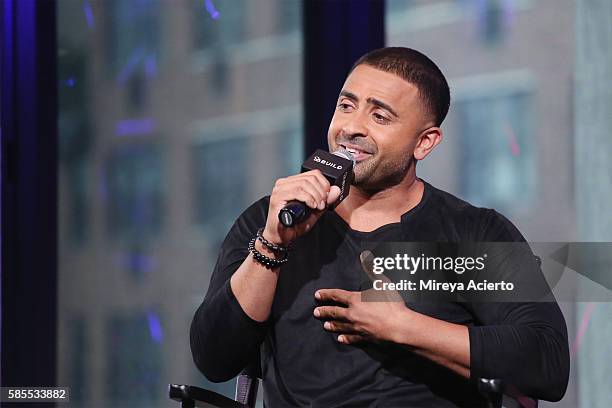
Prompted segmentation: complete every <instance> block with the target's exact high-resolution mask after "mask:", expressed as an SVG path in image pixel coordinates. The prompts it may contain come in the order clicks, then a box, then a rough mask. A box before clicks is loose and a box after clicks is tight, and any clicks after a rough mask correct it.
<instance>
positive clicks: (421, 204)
mask: <svg viewBox="0 0 612 408" xmlns="http://www.w3.org/2000/svg"><path fill="white" fill-rule="evenodd" d="M418 180H419V181H422V182H423V196H422V197H421V200H420V201H419V202H418V204H417V205H415V206H414V207H412V208H411V209H409V210H408V211H406V212H405V213H404V214H402V215H401V217H400V222H392V223H390V224H385V225H381V226H380V227H378V228H376V229H375V230H372V231H359V230H355V229H352V228H351V227H350V225H349V224H348V223H347V222H346V221H344V219H343V218H342V217H341V216H340V215H338V213H336V211H330V212H329V213H330V215H332V219H333V220H335V222H336V223H337V224H338V225H339V226H340V227H341V228H343V229H345V230H346V232H347V233H350V234H352V235H356V236H370V235H375V234H379V233H382V232H386V231H387V230H390V229H394V228H397V227H400V226H401V225H402V223H404V222H406V221H407V220H408V219H409V218H411V217H413V216H414V214H416V213H417V212H419V211H420V210H421V209H422V208H423V207H424V206H425V204H426V203H427V201H428V200H429V197H430V196H431V190H432V189H433V186H431V184H429V183H428V182H426V181H425V180H423V179H421V178H418Z"/></svg>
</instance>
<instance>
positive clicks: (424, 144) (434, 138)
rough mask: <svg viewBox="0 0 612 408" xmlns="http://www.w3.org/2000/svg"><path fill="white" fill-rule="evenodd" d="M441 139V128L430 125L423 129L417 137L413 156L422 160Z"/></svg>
mask: <svg viewBox="0 0 612 408" xmlns="http://www.w3.org/2000/svg"><path fill="white" fill-rule="evenodd" d="M441 141H442V129H440V128H439V127H437V126H432V127H430V128H427V129H425V130H424V131H423V132H422V133H421V135H420V136H419V138H418V141H417V144H416V146H415V148H414V154H413V156H414V158H415V159H417V160H423V159H424V158H425V157H427V155H428V154H429V153H431V151H432V150H433V149H434V147H436V146H437V145H438V144H439V143H440V142H441Z"/></svg>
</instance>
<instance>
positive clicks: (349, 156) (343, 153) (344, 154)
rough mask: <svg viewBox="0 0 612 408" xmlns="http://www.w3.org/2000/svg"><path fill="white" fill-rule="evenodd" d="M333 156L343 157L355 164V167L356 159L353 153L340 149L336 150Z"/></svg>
mask: <svg viewBox="0 0 612 408" xmlns="http://www.w3.org/2000/svg"><path fill="white" fill-rule="evenodd" d="M332 154H333V155H335V156H338V157H342V158H344V159H347V160H350V161H352V162H353V165H355V158H354V157H353V155H352V154H351V152H349V151H348V150H346V149H345V148H344V147H340V148H338V150H336V151H335V152H333V153H332Z"/></svg>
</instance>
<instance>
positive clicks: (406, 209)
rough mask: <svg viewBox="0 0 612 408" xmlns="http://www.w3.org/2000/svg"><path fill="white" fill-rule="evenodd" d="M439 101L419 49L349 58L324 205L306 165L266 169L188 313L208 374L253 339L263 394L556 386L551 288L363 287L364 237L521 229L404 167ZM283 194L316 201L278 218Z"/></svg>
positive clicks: (305, 400) (304, 400)
mask: <svg viewBox="0 0 612 408" xmlns="http://www.w3.org/2000/svg"><path fill="white" fill-rule="evenodd" d="M449 104H450V93H449V89H448V85H447V82H446V80H445V78H444V76H443V75H442V73H441V72H440V70H439V69H438V67H437V66H436V65H435V64H434V63H433V62H432V61H431V60H430V59H429V58H427V57H426V56H424V55H423V54H421V53H419V52H417V51H414V50H411V49H407V48H383V49H380V50H375V51H373V52H371V53H369V54H366V55H365V56H363V57H362V58H361V59H360V60H359V61H357V63H356V64H355V66H354V67H353V69H352V71H351V72H350V74H349V76H348V77H347V79H346V82H345V83H344V86H343V88H342V91H341V92H340V96H339V98H338V103H337V108H336V111H335V114H334V116H333V119H332V121H331V124H330V127H329V132H328V143H329V148H330V151H335V150H336V149H338V148H339V147H344V148H346V149H348V150H349V151H351V152H352V153H353V155H354V158H355V160H356V165H355V169H354V171H355V181H354V183H353V186H352V188H351V190H350V194H349V196H348V197H347V198H346V199H345V200H344V201H343V202H342V203H341V204H340V205H338V206H337V207H336V208H335V210H334V211H326V207H327V206H329V205H330V204H332V203H334V202H335V201H336V200H337V198H338V196H339V194H340V192H339V189H338V188H337V187H332V188H330V184H329V182H328V181H327V180H326V179H325V177H323V176H322V174H321V173H320V172H318V171H310V172H306V173H303V174H298V175H295V176H291V177H287V178H284V179H280V180H277V182H276V184H275V185H274V188H273V190H272V193H271V195H270V197H269V198H268V197H266V198H264V199H261V200H260V201H258V202H256V203H255V204H253V205H252V206H251V207H250V208H249V209H247V210H246V211H245V212H244V213H243V214H242V215H241V216H240V217H239V219H238V220H237V221H236V223H235V224H234V226H233V227H232V229H231V231H230V232H229V234H228V235H227V237H226V239H225V241H224V243H223V245H222V247H221V250H220V253H219V258H218V262H217V265H216V267H215V270H214V273H213V276H212V279H211V282H210V286H209V289H208V293H207V294H206V297H205V299H204V302H203V303H202V305H201V306H200V308H199V309H198V311H197V312H196V315H195V317H194V320H193V323H192V328H191V347H192V352H193V356H194V360H195V362H196V364H197V366H198V368H199V369H200V370H201V371H202V372H203V373H204V374H205V375H206V376H207V377H208V378H209V379H210V380H212V381H226V380H229V379H231V378H232V377H234V376H235V375H237V374H238V373H239V371H240V370H241V369H243V367H244V366H245V365H246V364H247V363H248V362H249V361H250V360H252V359H253V357H254V356H257V354H258V353H260V352H261V366H262V377H263V385H264V396H265V402H266V405H267V406H270V407H287V406H312V407H336V406H381V407H398V406H402V407H451V406H466V407H474V406H479V405H482V404H483V400H482V399H481V397H480V396H479V394H478V392H477V390H476V387H475V384H474V381H473V379H475V378H478V377H487V378H501V379H503V380H505V381H507V382H508V383H511V384H513V385H515V386H516V387H517V388H519V389H520V390H521V391H522V392H523V393H526V394H528V395H530V396H532V397H534V398H540V399H547V400H559V399H561V397H562V396H563V394H564V392H565V389H566V386H567V381H568V376H569V357H568V354H569V353H568V346H567V330H566V327H565V322H564V320H563V317H562V315H561V313H560V310H559V308H558V306H557V305H556V303H505V304H494V303H482V304H478V303H414V304H406V303H404V302H362V301H361V295H360V292H361V291H362V290H363V289H364V288H363V285H362V281H361V280H360V278H359V274H358V273H356V272H355V271H356V269H358V268H359V267H360V266H359V265H360V263H359V257H360V255H361V250H362V245H363V243H365V242H384V241H414V242H418V241H420V242H423V241H426V242H463V241H475V242H479V241H482V242H486V241H501V242H505V241H524V239H523V237H522V236H521V234H520V233H519V232H518V231H517V230H516V228H514V226H513V225H512V224H511V223H510V222H509V221H508V220H506V219H505V218H504V217H502V216H501V215H499V214H498V213H496V212H495V211H493V210H488V209H482V208H476V207H473V206H471V205H470V204H468V203H466V202H464V201H461V200H460V199H458V198H456V197H454V196H451V195H450V194H448V193H445V192H443V191H441V190H438V189H436V188H434V187H433V186H431V185H429V184H428V183H426V182H424V181H422V180H420V179H418V178H417V177H416V163H417V161H419V160H422V159H424V158H425V157H426V156H427V155H428V154H429V153H430V152H431V151H432V150H433V149H434V148H435V147H436V146H437V145H438V144H439V143H440V142H441V140H442V130H441V129H440V125H441V123H442V121H443V120H444V117H445V116H446V113H447V111H448V107H449ZM291 200H299V201H302V202H304V203H305V204H306V205H308V206H309V207H310V208H311V209H312V211H311V214H310V215H309V218H307V219H306V220H305V221H304V222H302V223H300V224H298V225H297V226H296V227H295V228H285V227H284V226H283V225H282V224H280V223H279V220H278V213H279V211H280V210H281V208H283V207H284V206H285V205H286V204H287V203H288V202H289V201H291ZM258 231H259V233H258ZM256 236H259V237H258V238H255V237H256ZM249 242H251V245H250V246H249V248H247V245H248V244H249ZM290 244H291V251H290V252H287V251H285V250H284V248H286V247H288V246H289V245H290ZM470 379H472V381H470Z"/></svg>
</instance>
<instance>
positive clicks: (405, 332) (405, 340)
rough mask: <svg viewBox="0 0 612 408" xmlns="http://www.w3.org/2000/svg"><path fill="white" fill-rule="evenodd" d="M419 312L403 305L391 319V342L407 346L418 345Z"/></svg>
mask: <svg viewBox="0 0 612 408" xmlns="http://www.w3.org/2000/svg"><path fill="white" fill-rule="evenodd" d="M421 316H422V315H420V314H419V313H417V312H415V311H413V310H411V309H409V308H408V307H407V306H404V307H403V308H402V309H400V310H399V312H398V313H397V314H395V316H394V318H393V319H391V320H392V321H391V327H390V330H389V332H390V333H391V335H390V337H391V342H393V343H396V344H400V345H403V346H408V347H419V341H418V334H419V331H420V330H422V329H421V323H422V321H421V319H420V317H421Z"/></svg>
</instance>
